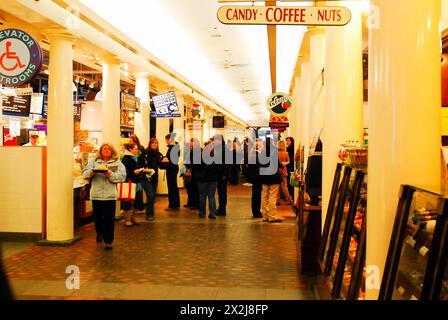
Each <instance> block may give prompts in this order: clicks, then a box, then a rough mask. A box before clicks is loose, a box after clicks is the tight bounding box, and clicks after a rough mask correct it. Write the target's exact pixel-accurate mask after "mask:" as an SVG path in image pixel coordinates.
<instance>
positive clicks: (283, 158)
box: [277, 141, 293, 204]
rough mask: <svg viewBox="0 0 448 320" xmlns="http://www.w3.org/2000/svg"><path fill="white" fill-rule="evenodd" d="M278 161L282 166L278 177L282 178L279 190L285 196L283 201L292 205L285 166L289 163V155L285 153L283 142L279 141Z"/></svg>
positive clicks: (278, 199)
mask: <svg viewBox="0 0 448 320" xmlns="http://www.w3.org/2000/svg"><path fill="white" fill-rule="evenodd" d="M278 160H279V161H280V163H281V164H282V165H283V166H282V168H280V175H281V176H282V181H281V184H280V188H281V190H282V192H283V194H284V195H285V200H286V202H287V203H288V204H293V200H292V197H291V195H290V194H289V190H288V171H287V165H288V164H289V163H290V161H289V155H288V152H287V151H286V143H285V141H279V143H278ZM279 201H280V197H278V198H277V203H279Z"/></svg>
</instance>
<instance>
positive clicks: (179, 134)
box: [174, 92, 186, 187]
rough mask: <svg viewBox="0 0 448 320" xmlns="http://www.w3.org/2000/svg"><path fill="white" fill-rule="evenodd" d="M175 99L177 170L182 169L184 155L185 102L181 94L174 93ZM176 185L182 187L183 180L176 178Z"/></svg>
mask: <svg viewBox="0 0 448 320" xmlns="http://www.w3.org/2000/svg"><path fill="white" fill-rule="evenodd" d="M176 99H177V104H178V106H179V113H180V117H179V118H174V132H176V141H177V142H178V143H179V144H180V161H179V168H180V167H182V159H183V156H184V155H183V153H184V145H185V130H184V121H185V119H186V117H185V112H184V106H185V100H184V95H183V93H182V92H176ZM177 185H178V186H179V187H183V186H184V179H182V177H180V176H179V175H178V176H177Z"/></svg>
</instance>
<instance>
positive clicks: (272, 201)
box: [260, 138, 283, 222]
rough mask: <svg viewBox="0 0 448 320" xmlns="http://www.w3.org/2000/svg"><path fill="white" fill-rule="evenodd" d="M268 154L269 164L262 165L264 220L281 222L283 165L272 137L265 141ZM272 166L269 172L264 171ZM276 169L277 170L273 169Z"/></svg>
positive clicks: (262, 208)
mask: <svg viewBox="0 0 448 320" xmlns="http://www.w3.org/2000/svg"><path fill="white" fill-rule="evenodd" d="M265 148H266V149H267V150H266V155H267V157H268V158H269V163H268V164H261V165H260V180H261V183H262V185H263V187H262V193H261V213H262V214H263V222H280V221H281V220H279V219H278V217H277V204H276V202H277V198H278V193H279V189H280V183H281V180H282V177H281V175H280V173H279V169H280V168H282V167H283V165H282V164H281V163H280V161H279V160H278V149H276V148H277V147H276V146H275V144H274V143H273V141H272V139H271V138H267V139H266V143H265ZM275 161H276V162H277V168H275V164H274V162H275ZM269 166H271V168H270V171H272V173H271V172H269V173H264V172H263V170H261V169H262V168H265V169H267V168H268V167H269ZM272 167H274V169H276V170H272V169H273V168H272Z"/></svg>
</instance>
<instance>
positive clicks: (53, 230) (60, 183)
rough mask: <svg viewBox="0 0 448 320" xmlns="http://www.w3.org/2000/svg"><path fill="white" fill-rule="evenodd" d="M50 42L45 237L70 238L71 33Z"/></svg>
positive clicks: (50, 35)
mask: <svg viewBox="0 0 448 320" xmlns="http://www.w3.org/2000/svg"><path fill="white" fill-rule="evenodd" d="M47 38H48V40H49V41H50V61H49V71H50V74H49V88H48V89H49V90H48V118H47V124H48V141H47V145H48V147H47V190H46V192H47V240H48V241H50V242H56V243H57V242H67V241H72V240H73V234H74V226H73V91H72V86H73V52H72V45H73V40H74V38H73V36H71V35H70V34H68V33H64V32H63V31H57V32H51V33H50V32H48V33H47Z"/></svg>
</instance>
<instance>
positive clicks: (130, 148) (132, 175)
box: [121, 143, 144, 227]
mask: <svg viewBox="0 0 448 320" xmlns="http://www.w3.org/2000/svg"><path fill="white" fill-rule="evenodd" d="M138 151H139V149H138V146H137V144H135V143H128V144H127V145H126V150H125V152H124V156H123V159H121V161H122V162H123V164H124V166H125V168H126V179H125V181H129V180H131V182H132V183H135V184H136V186H137V189H136V193H138V192H141V189H142V186H141V184H140V181H141V175H142V173H143V171H144V168H139V166H138ZM121 205H122V209H123V211H124V216H125V221H126V222H125V224H126V227H132V226H133V225H134V224H136V225H137V224H139V223H137V221H136V220H135V213H136V211H138V208H137V205H138V204H137V203H136V201H135V200H134V201H122V202H121Z"/></svg>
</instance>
